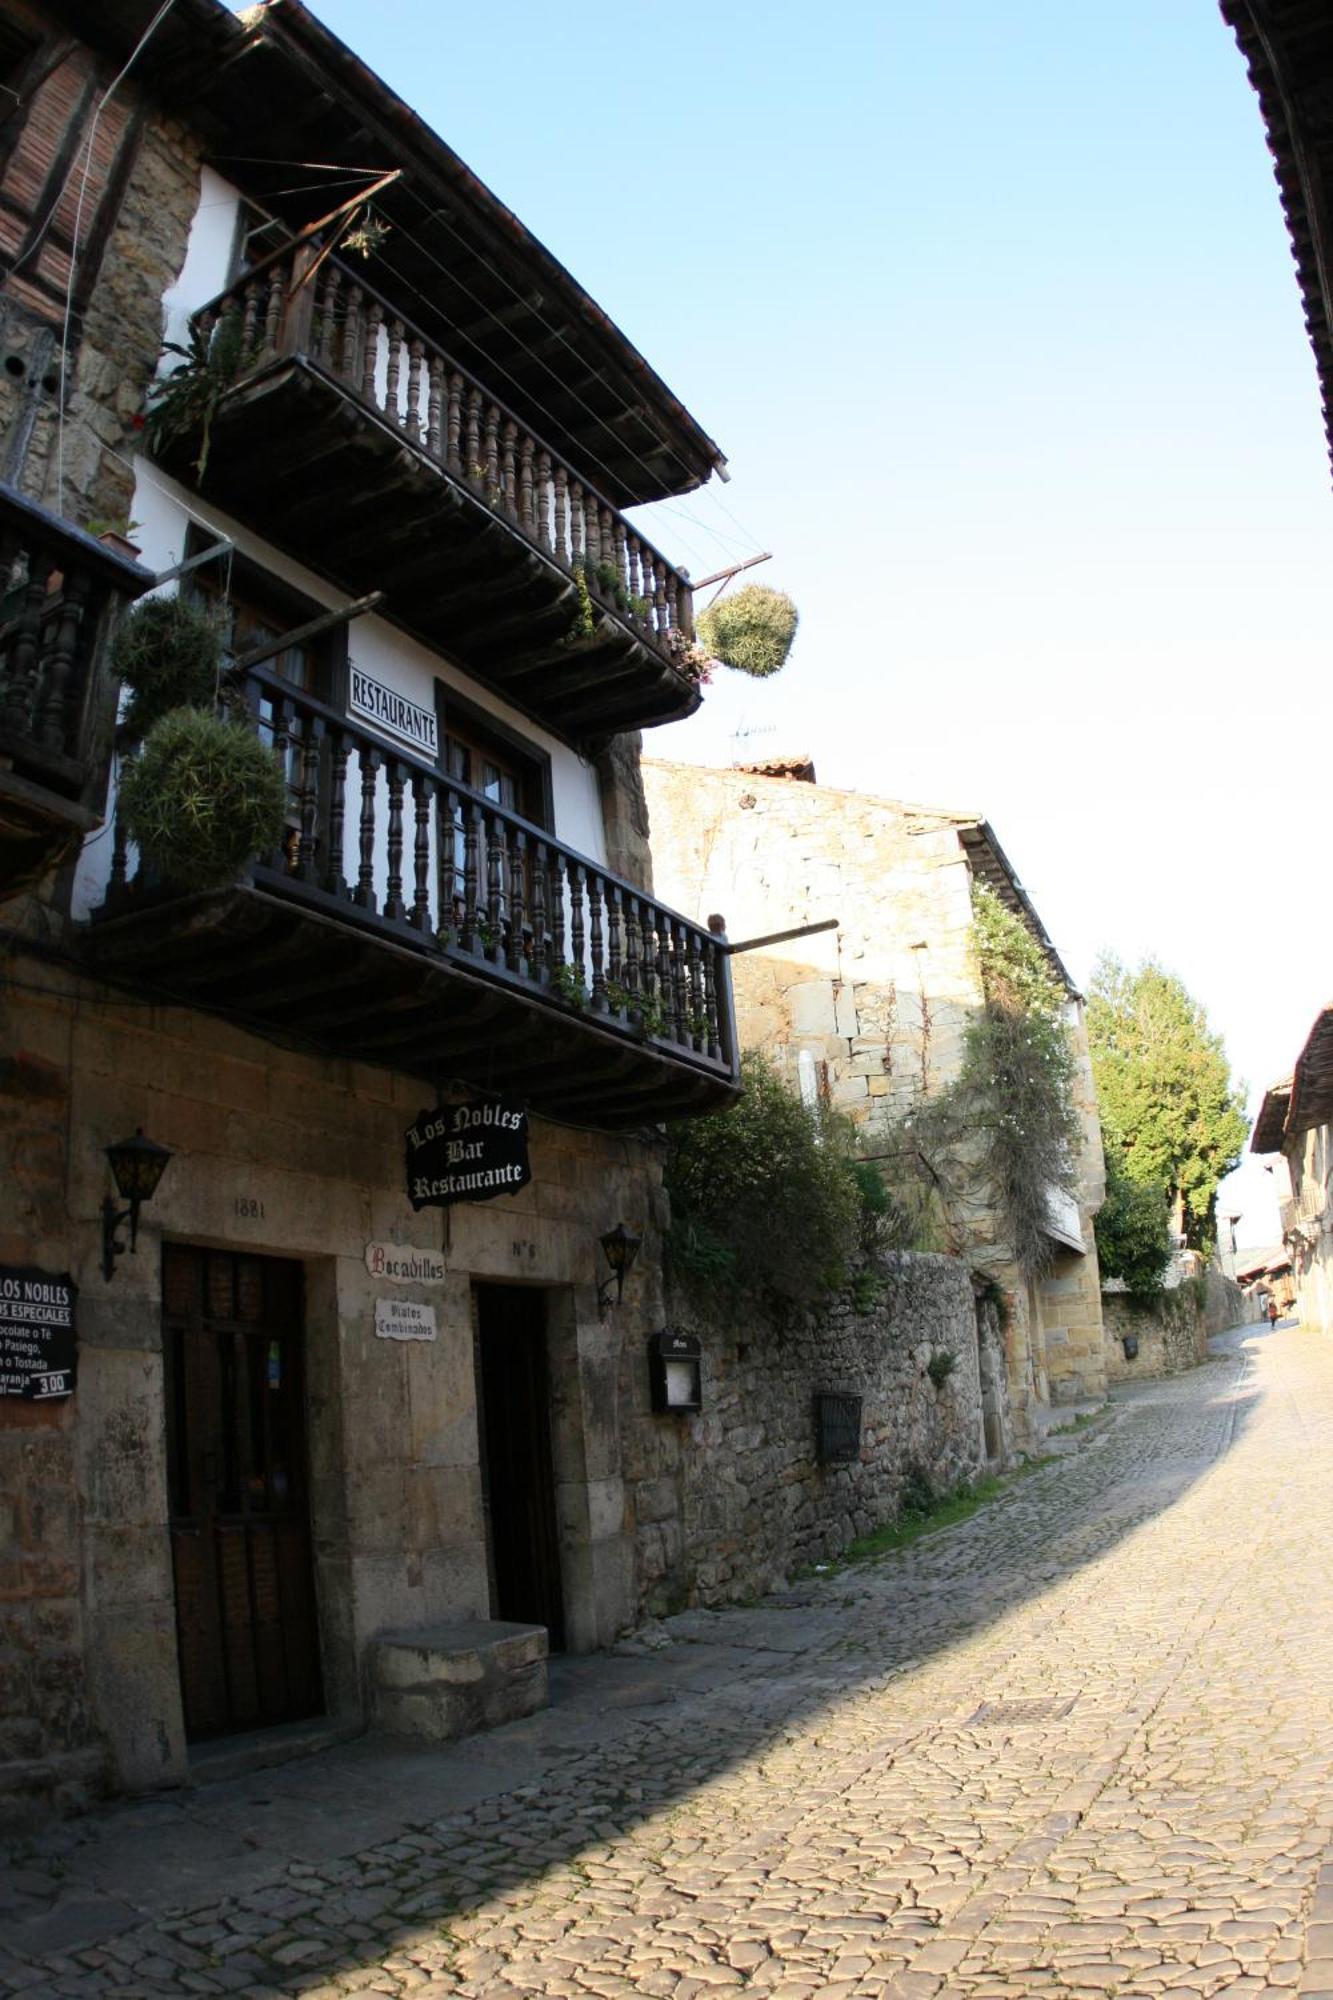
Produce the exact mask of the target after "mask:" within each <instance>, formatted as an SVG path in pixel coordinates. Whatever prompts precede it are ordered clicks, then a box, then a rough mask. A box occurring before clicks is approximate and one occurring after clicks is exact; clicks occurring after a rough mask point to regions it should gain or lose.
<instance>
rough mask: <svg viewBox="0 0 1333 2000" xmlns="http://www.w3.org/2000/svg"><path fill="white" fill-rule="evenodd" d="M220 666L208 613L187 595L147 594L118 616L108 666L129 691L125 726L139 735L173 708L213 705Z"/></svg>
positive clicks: (218, 640)
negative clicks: (119, 617) (160, 595)
mask: <svg viewBox="0 0 1333 2000" xmlns="http://www.w3.org/2000/svg"><path fill="white" fill-rule="evenodd" d="M221 669H222V635H221V633H220V631H219V630H218V624H217V620H216V618H215V617H214V616H213V614H212V613H211V612H210V611H208V610H206V609H205V608H204V606H203V605H202V604H197V603H196V602H195V601H194V600H193V599H192V598H189V597H181V596H176V597H148V598H145V599H143V601H142V602H141V603H139V604H136V606H135V607H134V609H133V611H131V612H130V613H129V615H128V616H127V617H126V618H124V619H122V621H121V624H120V629H119V630H118V631H117V633H116V636H115V640H114V642H113V644H112V647H111V670H112V672H113V673H114V674H115V675H116V677H117V678H118V679H119V680H120V681H122V682H123V683H124V685H125V686H126V687H127V688H128V689H129V690H130V703H129V707H128V708H127V709H126V711H125V726H126V729H127V730H128V731H129V733H130V734H131V735H132V736H135V737H139V736H142V735H143V734H144V732H145V731H146V730H147V729H150V728H151V727H152V725H153V723H154V722H156V721H157V719H158V717H159V716H162V715H166V714H167V713H168V712H169V711H170V710H171V709H173V708H212V706H213V704H214V701H215V699H216V697H217V692H218V681H219V675H220V673H221Z"/></svg>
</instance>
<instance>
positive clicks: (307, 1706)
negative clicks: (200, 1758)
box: [162, 1244, 323, 1741]
mask: <svg viewBox="0 0 1333 2000" xmlns="http://www.w3.org/2000/svg"><path fill="white" fill-rule="evenodd" d="M162 1280H163V1283H162V1300H163V1347H164V1351H165V1361H166V1395H167V1478H168V1484H169V1492H170V1508H171V1553H172V1566H173V1570H174V1573H175V1581H176V1632H177V1640H178V1644H179V1648H180V1668H181V1695H182V1700H183V1704H184V1709H185V1734H186V1736H187V1738H189V1739H190V1740H191V1741H196V1740H198V1739H199V1738H201V1737H206V1736H220V1735H224V1734H226V1733H228V1732H230V1731H234V1730H241V1729H258V1728H264V1727H266V1726H268V1725H270V1724H272V1723H277V1722H293V1721H296V1720H297V1719H298V1718H299V1717H301V1716H308V1715H318V1714H320V1713H321V1711H322V1708H323V1701H322V1694H321V1687H320V1674H319V1634H318V1626H317V1622H316V1615H315V1590H314V1578H313V1574H312V1567H311V1550H310V1517H309V1506H308V1499H307V1487H306V1448H305V1445H306V1440H305V1370H304V1361H305V1354H304V1338H303V1327H302V1283H301V1280H302V1272H301V1266H300V1265H299V1264H292V1263H287V1262H286V1261H284V1260H283V1259H281V1258H277V1257H244V1256H236V1255H233V1254H232V1253H231V1252H228V1251H223V1250H194V1249H189V1248H186V1247H185V1246H183V1245H179V1244H170V1245H168V1246H167V1247H166V1248H165V1249H164V1251H163V1253H162Z"/></svg>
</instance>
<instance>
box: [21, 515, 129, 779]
mask: <svg viewBox="0 0 1333 2000" xmlns="http://www.w3.org/2000/svg"><path fill="white" fill-rule="evenodd" d="M150 581H151V579H150V578H149V577H148V576H147V575H145V574H144V573H143V572H142V571H136V570H135V569H134V567H133V566H132V565H131V564H128V563H126V562H124V561H123V560H122V559H121V558H119V557H117V556H113V555H111V554H109V553H108V551H106V550H104V549H102V548H99V546H98V545H97V544H96V543H95V542H93V541H92V540H90V539H89V537H88V536H86V535H83V534H80V533H79V532H78V531H77V530H72V529H70V528H69V527H67V526H66V525H65V524H64V523H63V522H61V521H59V520H57V519H56V518H55V516H53V515H50V514H47V513H46V512H45V510H44V509H42V508H39V507H35V506H34V505H33V504H32V503H31V502H28V501H25V500H22V499H21V498H20V497H19V496H18V495H17V494H15V493H12V492H11V491H10V490H9V489H7V488H3V487H0V744H2V745H3V749H4V754H5V756H6V758H7V759H8V760H9V763H10V766H11V767H12V768H14V769H16V770H18V771H20V772H23V771H28V772H29V773H30V774H31V775H33V776H35V777H38V778H39V779H40V780H41V782H43V783H52V782H59V780H60V779H61V778H62V777H63V778H65V779H66V780H68V781H70V782H74V783H76V784H77V782H79V781H81V778H82V772H81V769H78V768H72V767H78V766H79V764H80V760H81V759H82V757H83V755H84V751H85V747H86V746H85V733H86V727H87V721H88V709H89V700H90V696H91V694H92V685H91V683H92V667H93V662H94V655H95V651H96V645H97V637H98V631H99V627H100V621H101V617H102V613H103V611H104V609H105V608H106V606H107V603H108V599H109V598H111V597H113V596H114V597H116V598H121V599H123V598H129V597H134V596H137V595H138V593H139V591H140V590H143V589H145V588H146V587H147V585H148V583H149V582H150ZM66 788H67V787H66Z"/></svg>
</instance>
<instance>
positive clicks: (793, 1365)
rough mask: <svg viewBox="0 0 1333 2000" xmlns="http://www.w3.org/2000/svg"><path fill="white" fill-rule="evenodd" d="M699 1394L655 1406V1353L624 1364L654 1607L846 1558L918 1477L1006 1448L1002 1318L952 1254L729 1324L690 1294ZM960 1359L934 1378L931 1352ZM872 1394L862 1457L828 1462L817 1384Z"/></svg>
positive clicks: (888, 1269)
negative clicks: (785, 1311) (790, 1309)
mask: <svg viewBox="0 0 1333 2000" xmlns="http://www.w3.org/2000/svg"><path fill="white" fill-rule="evenodd" d="M670 1305H671V1313H672V1322H673V1324H675V1325H678V1326H681V1327H686V1326H688V1327H689V1328H690V1329H691V1330H692V1331H694V1332H696V1333H697V1334H698V1335H699V1336H700V1340H701V1345H702V1350H703V1409H702V1410H701V1411H700V1412H699V1413H698V1414H697V1415H693V1416H655V1415H653V1414H652V1412H651V1410H650V1409H649V1407H648V1399H647V1393H646V1391H647V1383H646V1377H645V1374H644V1370H643V1368H642V1365H641V1357H639V1356H638V1355H635V1354H634V1353H633V1352H632V1351H630V1350H629V1349H626V1352H625V1355H624V1359H623V1365H622V1376H621V1396H622V1402H623V1405H624V1409H625V1416H624V1419H623V1435H624V1452H625V1492H626V1505H627V1509H628V1513H629V1518H630V1520H631V1522H632V1524H633V1532H634V1537H635V1550H636V1558H637V1578H638V1582H637V1588H638V1603H639V1607H640V1610H641V1612H642V1613H643V1614H644V1615H646V1616H650V1615H660V1614H663V1613H666V1612H671V1611H676V1610H679V1609H681V1608H683V1607H684V1606H687V1605H696V1604H702V1605H710V1604H721V1603H727V1602H734V1601H735V1600H736V1599H738V1598H746V1597H750V1596H753V1595H754V1594H755V1593H756V1592H760V1591H764V1590H769V1589H773V1588H775V1587H778V1586H779V1585H781V1584H782V1583H783V1582H784V1581H785V1580H786V1579H787V1578H789V1577H790V1576H791V1575H792V1573H793V1571H794V1570H797V1569H799V1568H801V1567H802V1566H804V1565H808V1564H811V1563H814V1562H819V1561H825V1560H828V1559H830V1558H832V1557H835V1556H838V1555H840V1554H842V1553H843V1551H844V1550H846V1548H847V1547H848V1546H849V1545H850V1544H851V1543H852V1542H853V1541H855V1540H856V1539H857V1538H858V1537H859V1536H863V1535H867V1534H870V1533H872V1532H873V1531H874V1530H875V1529H877V1528H879V1527H882V1526H883V1525H884V1524H885V1523H886V1522H889V1521H892V1520H893V1519H894V1518H895V1516H896V1514H897V1511H898V1508H899V1504H900V1500H901V1497H902V1494H903V1491H904V1488H905V1486H907V1485H908V1484H909V1482H911V1483H917V1484H919V1482H920V1481H922V1480H924V1481H926V1482H927V1483H928V1484H929V1485H930V1487H931V1488H932V1489H933V1490H934V1491H935V1492H936V1493H945V1492H949V1491H951V1490H953V1489H954V1488H956V1487H958V1486H959V1485H962V1484H966V1483H969V1482H971V1481H972V1480H973V1479H975V1478H976V1477H977V1476H978V1475H979V1474H980V1473H982V1472H983V1471H985V1470H986V1469H987V1468H988V1467H993V1466H995V1465H997V1464H1000V1463H1004V1462H1006V1461H1007V1439H1008V1431H1009V1412H1008V1405H1007V1397H1006V1393H1005V1377H1004V1369H1003V1363H1002V1360H1001V1358H1000V1355H999V1340H1000V1333H999V1327H998V1323H997V1321H996V1319H995V1315H994V1312H993V1309H990V1308H988V1307H986V1306H985V1305H983V1304H981V1303H980V1302H979V1301H978V1299H977V1296H976V1291H975V1288H974V1286H973V1284H972V1280H971V1277H970V1275H969V1273H968V1270H967V1267H966V1266H965V1265H964V1264H962V1263H961V1262H959V1261H958V1260H957V1259H956V1258H951V1257H940V1256H923V1255H914V1254H908V1253H903V1254H898V1255H893V1256H888V1257H885V1258H883V1259H881V1260H876V1261H875V1262H874V1263H872V1264H869V1265H867V1266H866V1267H865V1268H864V1270H863V1271H862V1272H861V1274H860V1276H859V1278H858V1280H857V1282H856V1284H855V1285H854V1286H853V1287H852V1288H851V1289H850V1290H849V1291H848V1292H846V1293H844V1294H843V1295H842V1296H840V1297H839V1298H837V1299H836V1300H835V1301H833V1302H832V1303H831V1305H830V1306H829V1307H828V1308H827V1309H826V1310H822V1311H818V1312H809V1313H804V1314H798V1315H793V1316H792V1317H791V1318H790V1319H788V1320H786V1321H785V1322H784V1323H782V1324H781V1325H778V1324H774V1323H773V1322H771V1321H769V1320H767V1319H765V1318H762V1317H760V1316H758V1315H753V1314H747V1315H746V1316H745V1317H744V1319H743V1320H742V1321H739V1322H738V1323H736V1324H733V1325H724V1324H721V1323H718V1322H717V1321H716V1320H710V1319H708V1318H707V1317H701V1316H700V1313H699V1309H698V1306H697V1304H696V1303H694V1302H693V1301H691V1300H688V1299H673V1300H672V1301H671V1302H670ZM941 1354H947V1355H949V1356H950V1357H952V1363H953V1366H952V1372H951V1373H949V1375H948V1376H947V1379H945V1380H944V1381H942V1382H941V1384H940V1385H939V1386H938V1387H937V1386H936V1384H935V1382H934V1381H933V1380H932V1379H931V1376H930V1374H929V1372H928V1371H929V1365H930V1363H931V1360H932V1358H933V1357H934V1356H937V1355H941ZM829 1391H832V1392H835V1393H837V1392H840V1393H842V1394H844V1395H851V1396H854V1397H858V1398H859V1399H860V1402H861V1419H860V1423H861V1428H860V1445H859V1449H858V1450H857V1452H856V1455H855V1457H854V1458H853V1459H852V1460H851V1461H850V1462H841V1463H839V1462H835V1463H821V1462H820V1458H819V1454H818V1451H817V1437H816V1419H815V1407H814V1399H815V1397H816V1395H817V1394H819V1393H821V1392H829Z"/></svg>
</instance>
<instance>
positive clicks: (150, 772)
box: [119, 708, 287, 890]
mask: <svg viewBox="0 0 1333 2000" xmlns="http://www.w3.org/2000/svg"><path fill="white" fill-rule="evenodd" d="M119 811H120V814H121V817H122V819H123V821H124V824H125V830H126V833H127V834H128V836H129V838H130V839H131V840H132V841H133V842H134V843H135V845H136V846H137V847H138V849H139V851H140V854H141V855H142V857H143V859H144V861H145V862H146V863H147V864H148V865H149V866H150V867H151V868H153V869H155V870H156V871H157V872H158V873H159V874H160V875H163V876H165V877H166V878H167V880H168V881H170V882H171V883H173V884H174V885H175V887H176V888H178V889H188V890H205V889H221V888H225V887H226V885H227V884H228V883H230V882H233V881H234V880H235V879H236V877H237V876H238V875H239V874H240V873H241V871H242V870H243V869H244V868H245V867H246V866H247V864H248V863H249V862H250V861H252V860H253V859H254V857H255V855H257V854H264V853H267V852H268V851H269V850H270V849H272V848H275V847H277V846H278V844H279V843H280V842H281V840H282V838H283V835H284V833H285V831H286V819H287V785H286V781H285V779H284V777H283V773H282V766H281V764H280V763H279V762H278V759H277V757H276V756H275V755H274V753H273V751H271V750H269V749H266V748H265V746H264V744H262V743H261V742H260V740H259V738H258V737H257V736H255V735H254V734H253V733H252V732H251V730H250V729H249V728H248V727H247V726H246V725H245V724H244V723H243V722H225V721H223V720H222V719H221V718H220V717H219V716H216V715H211V714H207V713H205V712H203V711H202V710H199V709H193V708H177V709H173V710H172V711H171V712H170V713H169V714H167V715H164V716H162V717H160V718H159V720H158V721H156V722H155V723H154V724H153V726H152V728H151V729H150V730H149V732H148V734H147V736H146V737H145V739H144V744H143V749H142V750H141V751H140V753H139V755H138V757H136V758H135V759H134V761H133V762H132V763H129V764H127V765H126V767H125V770H124V773H123V775H122V777H121V781H120V804H119Z"/></svg>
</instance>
